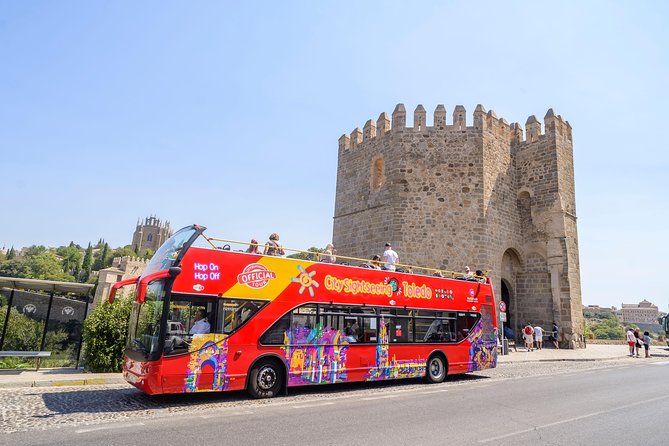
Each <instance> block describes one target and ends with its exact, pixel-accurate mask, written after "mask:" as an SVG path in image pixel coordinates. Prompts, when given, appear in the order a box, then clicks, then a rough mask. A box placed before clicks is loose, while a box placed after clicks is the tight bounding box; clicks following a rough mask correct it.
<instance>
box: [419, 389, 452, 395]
mask: <svg viewBox="0 0 669 446" xmlns="http://www.w3.org/2000/svg"><path fill="white" fill-rule="evenodd" d="M442 392H448V390H446V389H441V390H429V391H427V392H420V393H421V394H423V395H429V394H431V393H442Z"/></svg>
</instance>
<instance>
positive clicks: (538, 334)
mask: <svg viewBox="0 0 669 446" xmlns="http://www.w3.org/2000/svg"><path fill="white" fill-rule="evenodd" d="M543 342H544V329H543V328H541V327H539V326H538V325H537V326H536V327H534V345H535V346H536V347H537V350H541V349H542V347H543Z"/></svg>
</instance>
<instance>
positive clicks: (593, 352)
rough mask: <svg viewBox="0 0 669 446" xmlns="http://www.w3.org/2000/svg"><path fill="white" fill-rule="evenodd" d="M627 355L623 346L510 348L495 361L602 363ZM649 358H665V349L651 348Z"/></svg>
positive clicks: (626, 350)
mask: <svg viewBox="0 0 669 446" xmlns="http://www.w3.org/2000/svg"><path fill="white" fill-rule="evenodd" d="M642 354H643V353H642ZM628 355H629V350H628V349H627V345H625V344H620V345H606V344H588V346H587V347H586V348H582V349H576V350H567V349H559V350H557V349H554V348H543V349H541V350H533V351H531V352H528V351H527V350H526V349H525V347H518V351H517V352H515V351H513V348H510V349H509V354H508V355H506V356H502V355H499V356H498V357H497V361H498V363H500V364H504V363H509V362H534V361H603V360H607V359H609V360H610V359H621V358H625V357H628ZM651 356H656V357H657V356H662V357H664V356H667V348H666V347H663V346H652V347H651Z"/></svg>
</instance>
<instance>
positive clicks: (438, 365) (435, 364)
mask: <svg viewBox="0 0 669 446" xmlns="http://www.w3.org/2000/svg"><path fill="white" fill-rule="evenodd" d="M425 379H426V380H427V382H429V383H432V384H437V383H440V382H443V381H444V379H446V359H445V358H444V357H443V356H442V355H440V354H435V355H432V356H430V359H428V360H427V370H426V373H425Z"/></svg>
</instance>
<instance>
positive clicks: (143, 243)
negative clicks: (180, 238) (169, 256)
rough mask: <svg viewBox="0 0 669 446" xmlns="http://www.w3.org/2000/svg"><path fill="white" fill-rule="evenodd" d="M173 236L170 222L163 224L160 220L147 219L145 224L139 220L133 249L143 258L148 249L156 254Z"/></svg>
mask: <svg viewBox="0 0 669 446" xmlns="http://www.w3.org/2000/svg"><path fill="white" fill-rule="evenodd" d="M171 236H172V229H171V228H170V222H169V221H168V222H165V224H163V223H161V221H160V219H159V218H156V217H154V216H151V217H146V218H145V219H144V223H140V221H139V220H137V227H136V228H135V233H134V234H133V236H132V249H134V250H135V252H136V253H137V254H138V255H140V256H143V255H144V254H145V253H146V250H147V249H150V250H151V251H153V252H156V250H157V249H158V248H159V247H160V245H162V244H163V243H164V242H165V240H167V239H168V238H170V237H171Z"/></svg>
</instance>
